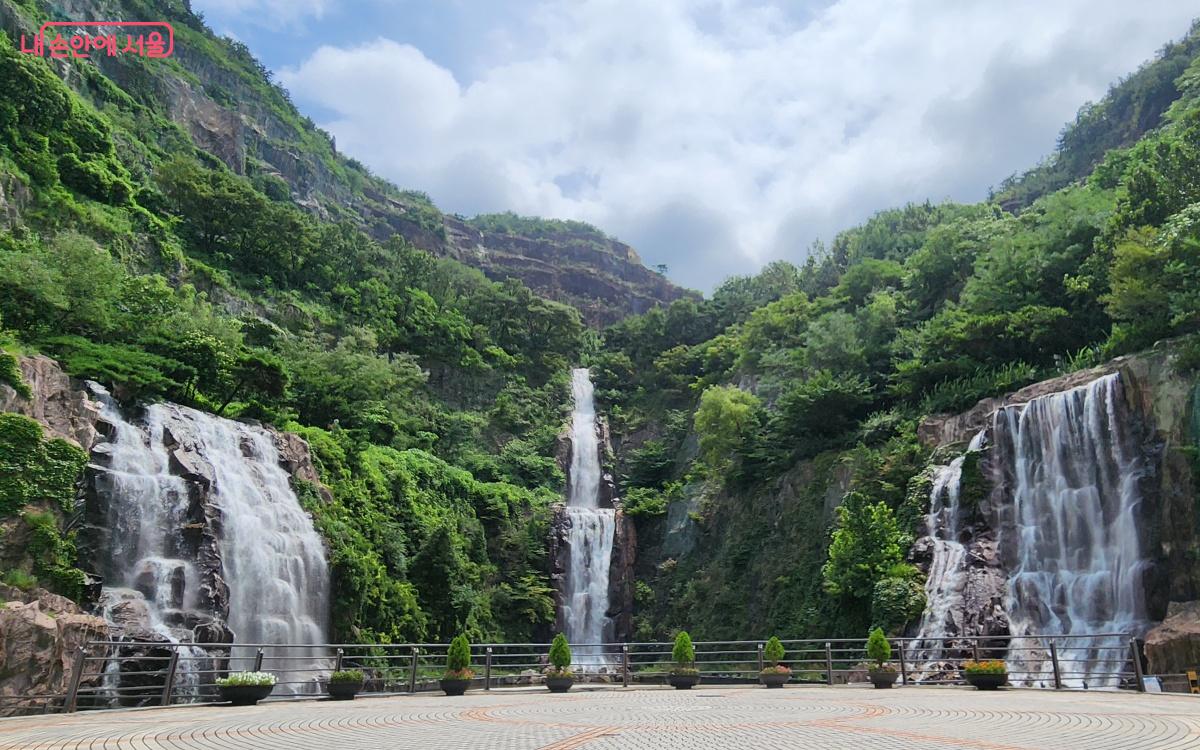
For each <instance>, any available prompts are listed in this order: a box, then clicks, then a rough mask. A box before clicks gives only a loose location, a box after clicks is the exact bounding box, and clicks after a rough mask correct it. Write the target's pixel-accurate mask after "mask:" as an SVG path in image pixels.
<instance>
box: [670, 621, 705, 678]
mask: <svg viewBox="0 0 1200 750" xmlns="http://www.w3.org/2000/svg"><path fill="white" fill-rule="evenodd" d="M671 659H672V660H674V662H675V666H674V667H673V668H672V669H671V673H672V674H698V673H699V671H700V670H698V669H696V648H695V647H694V646H692V637H691V636H690V635H688V632H687V631H686V630H681V631H679V635H677V636H675V647H674V648H672V649H671Z"/></svg>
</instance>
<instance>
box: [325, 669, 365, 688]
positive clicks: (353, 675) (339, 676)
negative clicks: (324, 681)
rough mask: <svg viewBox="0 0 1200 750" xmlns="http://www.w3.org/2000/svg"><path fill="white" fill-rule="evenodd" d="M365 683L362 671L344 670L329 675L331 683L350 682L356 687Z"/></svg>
mask: <svg viewBox="0 0 1200 750" xmlns="http://www.w3.org/2000/svg"><path fill="white" fill-rule="evenodd" d="M362 681H363V673H362V670H361V669H343V670H341V671H340V672H333V673H331V674H330V675H329V682H330V683H335V682H348V683H351V684H355V685H361V684H362Z"/></svg>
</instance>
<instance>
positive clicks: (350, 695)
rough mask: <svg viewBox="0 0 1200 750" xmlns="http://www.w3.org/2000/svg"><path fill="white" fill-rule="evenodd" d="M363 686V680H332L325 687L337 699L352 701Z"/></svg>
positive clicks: (330, 695) (331, 696)
mask: <svg viewBox="0 0 1200 750" xmlns="http://www.w3.org/2000/svg"><path fill="white" fill-rule="evenodd" d="M362 687H363V684H362V682H331V683H329V685H328V686H327V687H326V688H325V689H326V691H327V692H328V693H329V697H330V698H333V699H334V700H335V701H350V700H354V696H356V695H358V693H359V691H361V690H362Z"/></svg>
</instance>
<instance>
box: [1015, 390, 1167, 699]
mask: <svg viewBox="0 0 1200 750" xmlns="http://www.w3.org/2000/svg"><path fill="white" fill-rule="evenodd" d="M1133 425H1134V420H1133V419H1131V416H1130V414H1129V410H1128V408H1127V407H1126V405H1125V400H1124V397H1123V390H1122V386H1121V379H1120V376H1119V375H1117V374H1113V375H1108V376H1106V377H1102V378H1099V379H1097V380H1095V381H1092V382H1091V383H1089V384H1087V385H1084V386H1081V387H1079V388H1075V389H1072V390H1069V391H1065V392H1062V393H1054V394H1050V395H1047V396H1042V397H1040V398H1037V399H1034V400H1032V401H1030V402H1029V403H1028V404H1024V405H1017V406H1008V407H1004V408H1002V409H999V410H998V411H997V412H996V414H995V417H994V423H993V431H994V436H995V442H996V446H997V450H998V451H1000V456H1001V458H1002V459H1003V460H1004V462H1005V465H1006V467H1007V468H1008V470H1009V471H1011V472H1012V493H1013V497H1012V504H1011V507H1010V508H1008V509H1007V512H1008V513H1009V518H1008V519H1006V522H1005V523H1004V524H1003V525H1002V528H1003V531H1002V534H1003V535H1004V536H1003V537H1002V540H1001V541H1002V545H1003V547H1004V548H1005V549H1006V552H1007V553H1008V554H1011V555H1012V556H1013V563H1012V564H1011V565H1010V568H1011V570H1010V577H1009V589H1008V593H1007V600H1006V608H1007V610H1008V617H1009V623H1010V627H1011V632H1012V635H1014V636H1022V635H1034V634H1036V635H1044V634H1063V635H1067V636H1071V635H1096V634H1109V633H1111V634H1125V635H1126V636H1128V635H1130V634H1140V633H1141V632H1142V631H1143V630H1144V629H1145V627H1146V624H1147V614H1146V603H1145V599H1144V585H1143V578H1144V574H1145V572H1146V571H1147V569H1148V567H1149V562H1148V560H1147V559H1146V556H1145V552H1144V550H1143V545H1142V540H1141V537H1140V523H1139V511H1140V509H1139V506H1140V505H1141V502H1142V497H1141V494H1140V492H1139V489H1138V480H1139V478H1140V477H1141V475H1142V473H1143V472H1144V466H1143V461H1142V453H1141V450H1140V445H1139V440H1138V438H1137V435H1136V434H1135V430H1134V429H1132V427H1133ZM1005 537H1006V538H1005ZM1059 643H1060V646H1061V647H1060V649H1059V661H1060V663H1061V664H1062V670H1063V673H1064V675H1065V677H1066V679H1065V680H1064V682H1065V683H1066V684H1068V685H1071V686H1082V684H1083V683H1084V682H1086V683H1087V684H1088V686H1089V687H1115V686H1116V685H1117V682H1118V681H1117V679H1116V678H1114V677H1112V675H1113V674H1115V673H1117V672H1119V671H1121V670H1122V669H1123V668H1124V667H1125V666H1126V664H1127V656H1128V650H1127V648H1125V640H1124V639H1123V638H1121V637H1118V636H1115V635H1114V636H1113V637H1112V638H1107V639H1099V640H1093V639H1087V640H1084V639H1070V638H1064V639H1062V640H1060V642H1059ZM1020 645H1027V644H1020V642H1019V641H1017V642H1014V647H1013V648H1012V649H1010V653H1009V656H1008V661H1009V670H1010V674H1012V675H1014V682H1024V683H1026V684H1036V683H1038V682H1047V681H1048V680H1049V674H1050V669H1051V666H1050V664H1049V661H1048V656H1047V655H1046V654H1045V653H1042V652H1035V651H1029V650H1022V649H1020V648H1018V646H1020Z"/></svg>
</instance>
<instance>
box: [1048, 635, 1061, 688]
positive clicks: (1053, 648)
mask: <svg viewBox="0 0 1200 750" xmlns="http://www.w3.org/2000/svg"><path fill="white" fill-rule="evenodd" d="M1050 666H1051V667H1053V668H1054V689H1055V690H1062V670H1061V669H1060V668H1059V666H1058V644H1057V643H1055V642H1054V639H1053V638H1051V639H1050Z"/></svg>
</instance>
